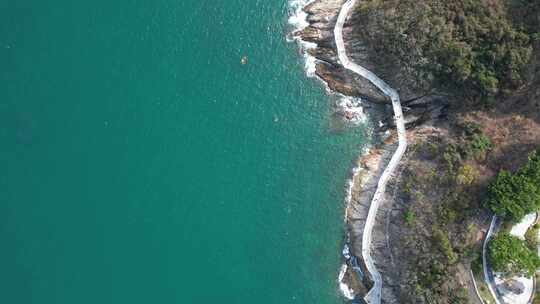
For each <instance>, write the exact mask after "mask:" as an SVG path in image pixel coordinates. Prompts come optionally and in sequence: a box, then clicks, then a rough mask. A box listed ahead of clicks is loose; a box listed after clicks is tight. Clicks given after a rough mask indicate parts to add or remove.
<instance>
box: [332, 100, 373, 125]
mask: <svg viewBox="0 0 540 304" xmlns="http://www.w3.org/2000/svg"><path fill="white" fill-rule="evenodd" d="M337 106H338V108H339V111H341V112H342V113H343V114H344V116H345V117H346V118H347V119H348V120H349V121H350V122H352V123H355V124H360V123H364V122H366V120H367V115H366V113H364V108H363V107H362V100H361V99H360V98H356V97H350V96H342V97H341V99H340V100H339V101H338V102H337Z"/></svg>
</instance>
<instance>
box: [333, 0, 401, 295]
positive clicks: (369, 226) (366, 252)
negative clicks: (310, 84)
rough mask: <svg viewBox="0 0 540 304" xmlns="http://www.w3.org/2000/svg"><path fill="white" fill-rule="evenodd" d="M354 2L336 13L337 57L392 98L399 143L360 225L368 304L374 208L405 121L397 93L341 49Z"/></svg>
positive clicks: (395, 160) (377, 281)
mask: <svg viewBox="0 0 540 304" xmlns="http://www.w3.org/2000/svg"><path fill="white" fill-rule="evenodd" d="M355 4H356V0H348V1H346V2H345V3H344V4H343V6H342V7H341V10H340V12H339V16H338V19H337V22H336V26H335V28H334V36H335V40H336V46H337V51H338V58H339V61H341V64H342V65H343V66H344V67H345V68H346V69H348V70H351V71H353V72H355V73H356V74H358V75H360V76H362V77H364V78H366V79H367V80H369V81H370V82H371V83H373V84H374V85H375V86H376V87H377V88H379V89H380V90H381V91H382V92H383V93H384V94H385V95H387V96H388V97H390V99H391V101H392V108H393V110H394V119H395V122H396V126H397V133H398V141H399V145H398V148H397V149H396V151H395V152H394V155H393V156H392V158H391V159H390V162H389V163H388V166H387V167H386V169H385V170H384V172H383V174H382V175H381V177H380V178H379V182H378V184H377V190H376V191H375V194H374V195H373V198H372V200H371V205H370V207H369V212H368V216H367V219H366V224H365V226H364V233H363V235H362V259H363V260H364V262H365V264H366V267H367V270H368V272H369V273H370V274H371V277H372V279H373V283H374V285H373V287H372V288H371V290H370V291H369V292H368V293H367V295H366V296H365V298H364V300H365V301H366V302H367V303H368V304H380V303H381V289H382V277H381V274H380V273H379V271H378V270H377V268H376V267H375V263H374V261H373V258H372V257H371V241H372V232H373V226H374V225H375V218H376V216H377V211H378V210H379V206H380V204H381V200H382V197H383V195H384V193H385V190H386V184H387V183H388V180H389V179H390V177H391V175H392V173H394V171H395V169H396V168H397V165H398V164H399V162H400V161H401V158H402V157H403V154H404V153H405V151H406V150H407V136H406V133H405V121H404V119H403V111H402V109H401V102H400V99H399V94H398V93H397V92H396V90H394V89H393V88H391V87H390V86H389V85H388V84H387V83H386V82H384V81H383V80H382V79H380V78H379V77H378V76H377V75H375V74H374V73H373V72H371V71H370V70H368V69H366V68H364V67H362V66H360V65H357V64H355V63H354V62H351V60H350V59H349V57H347V52H346V50H345V43H344V41H343V25H344V24H345V21H346V20H347V16H348V15H349V12H350V11H351V9H352V8H353V7H354V5H355Z"/></svg>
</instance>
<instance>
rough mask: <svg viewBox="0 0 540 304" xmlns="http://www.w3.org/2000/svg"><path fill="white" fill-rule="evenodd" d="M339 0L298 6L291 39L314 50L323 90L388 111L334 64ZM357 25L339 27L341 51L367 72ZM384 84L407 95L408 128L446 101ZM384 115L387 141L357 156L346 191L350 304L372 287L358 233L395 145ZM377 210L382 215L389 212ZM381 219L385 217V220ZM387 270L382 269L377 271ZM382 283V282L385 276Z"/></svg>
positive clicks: (382, 99)
mask: <svg viewBox="0 0 540 304" xmlns="http://www.w3.org/2000/svg"><path fill="white" fill-rule="evenodd" d="M344 2H345V0H314V1H312V2H310V3H309V4H307V5H306V6H305V7H304V8H303V11H304V12H305V13H306V15H307V16H306V21H307V26H305V27H304V28H303V29H301V30H297V31H295V32H294V33H293V34H292V35H293V37H295V38H296V39H300V40H301V41H303V42H306V43H309V45H310V46H314V47H308V48H306V49H305V52H306V53H307V54H308V55H310V56H312V57H313V58H314V59H315V60H314V71H313V72H314V74H315V75H316V76H318V77H319V78H320V79H321V80H322V81H324V82H325V83H326V84H327V87H328V89H330V90H331V91H333V92H337V93H339V94H342V95H345V96H350V97H356V98H360V99H361V100H362V101H367V102H369V103H371V104H373V105H377V106H378V108H383V109H386V110H390V108H391V107H390V105H391V100H390V99H389V98H388V97H387V96H386V95H385V94H383V92H381V91H380V90H379V89H378V88H377V87H376V86H375V85H373V84H372V83H371V82H370V81H369V80H367V79H365V78H363V77H360V76H359V75H357V74H355V73H353V72H351V71H349V70H347V69H345V68H344V67H343V66H342V65H341V63H340V62H339V60H338V56H337V48H336V44H335V37H334V34H333V31H334V27H335V24H336V21H337V17H338V14H339V11H340V9H341V7H342V5H343V3H344ZM358 22H359V15H358V13H356V12H355V13H352V15H351V16H350V17H349V19H348V20H347V22H346V23H345V25H344V27H343V33H344V40H345V47H346V49H347V50H348V51H349V52H350V53H349V54H348V55H349V56H350V57H351V58H352V59H353V60H354V61H355V62H357V63H359V64H361V65H363V66H365V67H367V68H369V69H374V64H373V63H370V62H371V61H370V59H369V51H368V49H367V48H366V47H365V46H363V45H362V43H361V39H360V37H359V35H357V34H355V31H354V25H355V24H358ZM389 73H390V72H389V71H386V73H384V72H383V74H385V75H388V74H389ZM388 80H389V81H390V82H391V83H392V84H393V85H394V84H398V86H396V88H397V89H398V91H399V92H400V94H404V96H405V97H406V100H405V101H404V102H403V104H404V106H405V107H404V109H403V110H404V113H405V119H406V123H407V127H408V128H412V127H415V126H418V125H420V124H422V123H423V122H425V121H428V120H430V119H432V118H434V117H437V116H440V115H442V114H443V113H444V109H445V103H444V102H440V101H441V99H442V98H441V97H439V96H434V95H426V94H422V93H412V92H410V91H409V90H407V89H402V88H401V87H400V86H399V84H404V82H403V81H400V80H399V77H398V76H396V77H390V79H388ZM434 101H436V102H434ZM350 111H351V109H349V108H348V107H347V106H345V107H344V109H343V110H342V111H341V113H340V114H342V115H343V117H344V118H345V119H346V120H349V119H350V118H349V112H350ZM384 112H385V113H384V117H385V118H383V120H382V121H383V122H384V123H383V124H382V128H381V129H380V130H379V131H387V130H388V131H389V132H386V135H385V136H384V138H386V139H385V140H383V141H382V142H381V143H380V144H379V145H377V146H375V147H373V148H371V149H370V150H369V151H368V152H367V153H363V154H362V155H361V156H360V157H359V159H358V161H357V164H356V166H355V169H354V170H353V173H352V177H351V180H350V181H349V185H348V189H347V192H348V193H347V197H346V214H345V221H346V230H347V242H346V243H347V244H346V245H345V249H344V260H345V264H344V265H343V267H342V269H341V273H340V276H339V280H340V288H341V290H342V292H343V294H344V296H345V297H347V298H349V299H351V300H353V302H354V303H363V297H364V296H365V294H366V293H367V291H369V289H370V288H371V286H372V284H373V282H372V281H371V278H370V277H369V273H368V272H367V270H366V267H365V265H364V263H363V261H362V260H361V256H362V254H361V251H362V234H363V231H364V225H365V219H366V217H367V214H368V210H369V208H370V205H371V198H372V197H373V195H374V193H375V190H376V188H377V183H378V180H379V177H380V176H381V174H382V172H383V171H384V169H385V167H386V166H387V164H388V162H389V160H390V158H391V156H392V154H393V151H394V150H395V149H396V147H397V137H396V133H395V131H394V123H393V119H392V115H391V114H390V112H391V111H384ZM380 134H382V132H381V133H380ZM390 206H391V205H390ZM390 209H391V207H390ZM390 209H389V210H390ZM382 211H383V212H382V213H384V214H386V213H387V211H388V210H386V209H385V210H382ZM384 217H385V218H387V216H384ZM378 221H380V220H378ZM384 233H385V227H382V226H381V225H377V226H376V228H375V231H373V248H372V250H373V254H374V255H375V256H378V257H381V256H385V255H386V254H387V252H388V251H389V250H388V248H387V247H388V246H389V245H388V240H387V239H386V237H385V234H384ZM385 260H386V259H385ZM385 262H386V261H385ZM377 264H379V263H377ZM387 268H388V267H382V269H387ZM385 282H387V279H386V278H385ZM384 291H385V290H384V289H383V298H385V299H384V300H385V303H386V302H387V303H397V302H396V301H397V299H396V296H395V293H394V292H390V293H388V292H386V295H384Z"/></svg>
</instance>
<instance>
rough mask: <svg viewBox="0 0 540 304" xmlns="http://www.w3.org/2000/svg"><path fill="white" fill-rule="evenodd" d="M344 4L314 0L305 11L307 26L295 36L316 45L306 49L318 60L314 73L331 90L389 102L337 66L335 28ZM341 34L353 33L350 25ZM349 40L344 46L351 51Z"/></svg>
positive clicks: (362, 79)
mask: <svg viewBox="0 0 540 304" xmlns="http://www.w3.org/2000/svg"><path fill="white" fill-rule="evenodd" d="M343 2H344V1H343V0H316V1H314V2H312V3H311V4H309V5H307V6H306V7H305V8H304V11H305V12H306V13H307V14H308V17H307V20H308V22H309V24H310V25H309V26H307V27H306V28H305V29H303V30H302V31H300V32H298V33H296V35H298V36H300V38H301V39H302V40H304V41H307V42H312V43H315V44H316V45H317V47H316V48H312V49H309V50H308V53H309V54H310V55H312V56H313V57H315V58H317V60H318V62H317V64H316V74H317V76H319V77H320V78H321V79H322V80H324V81H325V82H326V83H327V84H328V87H329V88H330V89H331V90H333V91H336V92H339V93H341V94H343V95H347V96H355V97H361V98H362V99H364V100H368V101H371V102H376V103H390V99H389V98H388V97H387V96H386V95H384V94H383V93H382V92H381V91H380V90H379V89H378V88H377V87H376V86H374V85H373V84H372V83H371V82H369V81H368V80H366V79H364V78H362V77H359V76H357V75H355V74H354V73H352V72H350V71H349V70H347V69H345V68H343V66H342V65H341V64H340V63H339V60H338V58H337V50H336V44H335V39H334V26H335V24H336V20H337V16H338V14H339V11H340V9H341V5H342V4H343ZM344 31H345V32H346V33H351V32H352V29H351V26H350V24H347V25H346V27H345V29H344ZM349 41H351V40H350V39H348V40H347V42H346V44H347V46H348V47H351V48H352V45H350V42H349Z"/></svg>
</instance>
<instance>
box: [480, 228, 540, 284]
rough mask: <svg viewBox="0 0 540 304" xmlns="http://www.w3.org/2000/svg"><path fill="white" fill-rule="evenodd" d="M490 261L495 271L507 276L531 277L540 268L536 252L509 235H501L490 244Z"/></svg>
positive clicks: (539, 260)
mask: <svg viewBox="0 0 540 304" xmlns="http://www.w3.org/2000/svg"><path fill="white" fill-rule="evenodd" d="M489 260H490V264H491V266H492V267H493V270H495V271H496V272H501V273H503V274H504V275H506V276H514V275H526V276H528V277H530V276H532V275H534V273H535V272H536V269H537V268H538V267H540V258H539V257H538V255H537V254H536V251H535V250H531V249H530V248H529V247H527V244H526V243H525V242H524V241H522V240H520V239H519V238H517V237H514V236H511V235H509V234H508V233H499V234H498V235H497V236H495V238H493V240H492V241H491V242H490V243H489Z"/></svg>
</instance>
